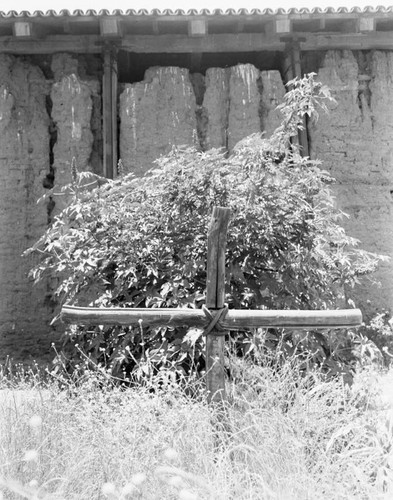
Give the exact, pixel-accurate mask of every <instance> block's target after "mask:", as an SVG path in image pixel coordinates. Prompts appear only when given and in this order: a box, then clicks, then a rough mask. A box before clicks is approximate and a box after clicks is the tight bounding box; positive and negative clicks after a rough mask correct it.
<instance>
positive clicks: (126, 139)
mask: <svg viewBox="0 0 393 500" xmlns="http://www.w3.org/2000/svg"><path fill="white" fill-rule="evenodd" d="M284 93H285V88H284V85H283V83H282V81H281V76H280V74H279V72H278V71H263V72H261V71H259V70H258V69H257V68H255V66H253V65H251V64H243V65H238V66H234V67H232V68H225V69H224V68H210V69H208V70H207V72H206V76H203V75H200V74H195V75H190V74H189V71H188V70H187V69H184V68H177V67H167V68H151V69H149V70H148V71H147V72H146V74H145V78H144V81H143V82H138V83H134V84H127V85H126V86H125V89H124V91H123V92H122V93H121V95H120V124H121V125H120V157H121V159H122V161H123V164H124V166H125V169H126V171H128V172H134V173H135V174H136V175H142V174H143V173H145V172H146V171H147V170H148V169H149V168H151V167H152V164H153V161H154V160H155V159H156V158H158V157H159V156H161V155H163V154H166V153H167V152H168V151H169V150H170V148H171V147H172V146H173V145H189V146H190V145H194V146H197V147H198V148H200V149H202V150H207V149H210V148H212V147H215V148H221V147H223V148H226V149H229V150H232V149H233V147H234V146H235V145H236V144H237V142H238V141H240V140H241V139H243V138H244V137H247V136H248V135H250V134H252V133H256V132H262V131H266V132H267V133H271V132H272V131H273V130H274V129H275V128H276V126H277V125H278V124H279V112H278V111H277V110H275V107H276V105H277V104H278V102H280V101H281V99H282V97H283V95H284Z"/></svg>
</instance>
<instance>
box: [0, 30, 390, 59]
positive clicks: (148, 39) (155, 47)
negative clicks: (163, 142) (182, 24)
mask: <svg viewBox="0 0 393 500" xmlns="http://www.w3.org/2000/svg"><path fill="white" fill-rule="evenodd" d="M296 35H297V36H298V37H301V38H302V39H304V41H302V42H300V50H302V51H309V50H312V51H317V50H329V49H348V50H372V49H379V50H393V32H387V31H384V32H381V31H370V32H363V33H352V34H346V33H296ZM104 44H105V39H104V38H103V37H101V36H99V35H78V36H76V35H52V36H47V37H46V38H45V39H39V40H38V39H36V40H31V39H26V40H24V39H17V38H16V37H12V36H5V37H0V53H4V54H54V53H56V52H73V53H83V54H99V53H101V52H102V49H103V46H104ZM117 47H118V48H119V49H122V50H125V51H129V52H135V53H138V54H154V53H156V54H159V53H194V52H196V53H198V52H199V53H201V52H202V53H224V52H233V53H236V52H261V51H267V52H269V51H277V52H283V51H284V50H285V41H282V40H281V39H280V35H277V34H276V35H274V34H272V35H267V34H263V33H239V34H212V35H206V36H204V37H189V36H187V35H126V36H124V37H123V38H121V39H119V40H118V42H117Z"/></svg>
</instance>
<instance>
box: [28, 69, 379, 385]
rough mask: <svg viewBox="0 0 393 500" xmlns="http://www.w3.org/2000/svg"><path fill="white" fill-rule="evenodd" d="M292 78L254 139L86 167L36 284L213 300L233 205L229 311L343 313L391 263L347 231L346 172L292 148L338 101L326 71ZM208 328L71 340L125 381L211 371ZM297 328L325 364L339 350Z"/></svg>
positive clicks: (53, 231) (61, 292)
mask: <svg viewBox="0 0 393 500" xmlns="http://www.w3.org/2000/svg"><path fill="white" fill-rule="evenodd" d="M292 86H293V88H292V90H291V91H290V92H288V93H287V95H286V97H285V102H284V103H283V105H282V106H281V110H282V112H283V123H282V125H281V127H279V128H278V129H277V130H276V131H275V133H274V134H273V135H272V137H271V138H270V139H267V138H265V137H263V136H261V135H253V136H250V137H248V138H247V139H245V140H243V141H241V142H240V143H239V144H238V145H237V146H236V148H235V149H234V151H233V152H232V153H231V154H229V155H228V154H227V153H226V152H224V151H221V150H211V151H208V152H201V151H197V150H196V149H193V148H174V149H173V150H172V151H171V153H169V154H168V155H167V156H165V157H162V158H160V159H159V160H158V161H157V164H156V168H155V169H152V170H151V171H149V172H148V173H147V174H146V175H145V176H144V177H143V178H135V177H134V176H133V175H127V176H121V177H120V178H118V179H117V180H115V181H110V182H107V183H106V184H103V183H101V182H99V183H98V184H100V185H99V186H98V187H96V188H94V189H91V188H90V189H87V188H84V187H83V186H84V185H85V184H86V179H89V177H88V175H87V174H77V173H76V172H75V168H74V182H73V184H72V186H70V187H69V188H68V190H69V192H70V193H71V195H72V200H71V203H70V205H69V206H68V207H67V208H66V209H65V210H64V211H63V212H62V213H61V214H60V215H59V216H58V217H57V218H56V220H55V221H54V223H53V225H52V226H51V227H50V228H49V229H48V231H47V232H46V233H45V235H44V236H43V237H42V238H41V239H40V240H39V241H38V243H37V244H36V245H35V246H34V248H33V249H32V251H34V250H35V251H39V252H42V253H43V255H44V257H43V259H42V261H41V262H40V263H39V264H38V265H37V266H36V267H35V269H33V271H32V272H33V276H34V277H35V279H36V280H40V279H43V278H44V277H45V276H47V275H48V274H49V275H51V276H57V277H59V276H60V277H61V281H60V284H59V287H58V289H57V291H56V293H57V295H58V296H59V298H60V300H61V302H63V301H68V302H72V303H74V304H78V305H94V306H101V307H113V306H117V307H191V308H196V307H200V306H201V304H202V303H203V301H204V294H205V287H206V240H207V238H206V236H207V227H208V223H209V220H210V216H211V212H212V209H213V207H214V206H215V205H219V206H225V207H229V208H230V209H231V222H230V227H229V231H228V244H227V254H226V266H227V267H226V269H227V276H226V283H227V288H226V294H227V295H226V297H227V302H228V304H229V307H235V308H271V309H274V308H275V309H280V308H291V309H317V308H322V309H324V308H335V307H337V305H338V304H340V303H342V301H343V300H344V292H343V290H344V289H346V290H347V289H350V288H351V287H353V286H354V285H355V284H356V283H357V282H358V280H359V279H360V278H361V277H363V276H365V275H368V274H370V273H371V272H372V271H373V270H374V268H375V267H376V265H377V262H378V259H379V257H377V256H376V255H374V254H370V253H367V252H365V251H362V250H360V249H359V248H357V241H356V240H354V239H353V238H351V237H349V236H348V235H347V234H346V233H345V231H344V229H343V228H342V227H341V226H340V225H339V223H340V220H341V218H342V216H343V214H342V213H341V212H339V211H338V210H337V209H336V208H335V207H334V199H333V196H332V193H331V191H330V188H329V185H330V184H331V183H332V182H333V179H332V178H331V177H330V175H329V174H328V173H327V172H325V171H323V170H321V169H320V167H319V163H318V162H317V161H314V160H310V159H309V158H304V157H302V156H301V154H300V150H299V147H298V146H297V145H296V144H291V140H292V138H293V137H294V136H296V134H297V131H298V129H299V127H301V126H302V125H301V124H302V121H303V117H304V116H305V115H308V116H309V117H310V118H313V117H314V118H315V116H316V114H317V107H318V106H322V107H324V102H325V101H326V100H327V99H330V95H329V92H328V90H327V89H326V88H325V87H324V86H322V85H321V84H320V83H317V82H315V81H314V75H309V76H308V77H307V78H304V79H303V80H295V81H294V82H292ZM292 142H293V141H292ZM90 176H91V174H90ZM87 184H89V182H87ZM51 195H53V193H51ZM200 333H201V332H195V331H189V332H187V329H186V328H177V329H172V328H167V327H162V328H159V329H152V330H150V329H148V328H143V329H142V328H121V327H118V326H114V327H102V326H92V327H91V328H75V327H74V328H71V329H70V330H69V334H70V335H69V337H68V347H69V348H70V350H71V355H72V357H74V358H75V356H76V357H78V356H80V355H82V356H86V358H85V359H89V360H91V361H92V362H94V363H96V364H99V365H102V366H105V367H106V368H109V369H110V370H111V371H112V373H114V374H115V375H116V376H120V377H124V376H129V375H130V374H133V375H134V376H140V377H146V376H151V375H152V374H153V373H155V372H156V370H157V369H159V368H160V367H165V368H167V369H168V368H169V369H173V370H174V371H176V372H177V373H178V374H183V375H186V374H187V375H190V374H191V373H198V372H199V371H200V370H202V369H203V367H204V359H203V343H204V339H203V337H201V335H200ZM269 334H270V335H273V333H269ZM285 335H286V337H281V332H279V333H278V334H277V333H276V334H274V339H275V340H274V342H273V343H272V345H274V346H277V343H278V342H279V343H280V345H281V346H283V347H284V348H286V349H287V350H292V351H293V350H294V349H297V348H298V346H299V345H300V344H301V342H303V343H306V340H307V343H308V344H309V346H308V348H309V349H310V350H313V349H314V348H315V347H316V346H318V352H317V357H316V358H315V359H316V360H317V361H318V362H320V363H323V362H325V361H326V358H327V357H329V353H328V352H326V349H325V348H324V344H323V342H322V340H321V338H320V336H321V334H318V333H313V334H310V336H308V337H307V339H306V337H304V336H303V337H302V340H301V341H299V339H298V337H297V333H296V332H292V333H291V332H289V333H288V332H287V333H285ZM240 338H241V342H240V350H241V352H243V353H245V352H250V351H251V350H252V344H250V338H252V336H251V337H250V334H247V333H246V334H243V335H242V336H240ZM283 338H284V339H285V341H284V342H283V341H282V339H283ZM310 339H311V340H312V342H311V345H310ZM322 339H324V337H323V336H322ZM75 341H77V342H78V344H79V347H78V348H77V349H75V348H72V347H71V346H72V345H73V343H74V342H75ZM82 353H83V354H82Z"/></svg>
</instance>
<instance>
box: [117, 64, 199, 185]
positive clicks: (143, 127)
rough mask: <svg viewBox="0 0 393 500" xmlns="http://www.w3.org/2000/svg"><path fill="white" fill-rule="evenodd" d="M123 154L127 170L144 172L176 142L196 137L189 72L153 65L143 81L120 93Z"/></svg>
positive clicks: (194, 109)
mask: <svg viewBox="0 0 393 500" xmlns="http://www.w3.org/2000/svg"><path fill="white" fill-rule="evenodd" d="M120 120H121V129H120V157H121V159H122V161H123V165H124V168H125V171H126V172H134V173H135V175H141V174H143V173H144V172H145V171H146V166H147V165H148V166H150V167H151V165H152V163H153V161H154V160H155V159H156V158H158V157H159V156H161V155H163V154H166V153H168V152H169V151H170V149H171V147H172V146H174V145H177V146H180V145H191V144H195V143H196V140H197V122H196V102H195V95H194V92H193V87H192V84H191V81H190V77H189V72H188V70H186V69H183V68H174V67H165V68H150V69H148V70H147V71H146V73H145V78H144V81H143V82H138V83H134V84H130V85H126V87H125V90H124V92H123V93H122V94H121V96H120Z"/></svg>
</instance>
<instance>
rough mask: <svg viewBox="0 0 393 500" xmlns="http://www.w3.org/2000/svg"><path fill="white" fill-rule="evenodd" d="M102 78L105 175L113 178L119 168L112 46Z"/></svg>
mask: <svg viewBox="0 0 393 500" xmlns="http://www.w3.org/2000/svg"><path fill="white" fill-rule="evenodd" d="M102 78H103V81H102V122H103V143H104V144H103V148H104V154H103V158H104V176H105V177H107V178H108V179H113V178H114V177H115V176H116V168H117V60H116V57H115V53H114V51H113V49H112V48H108V49H107V50H105V52H104V74H103V77H102Z"/></svg>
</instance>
